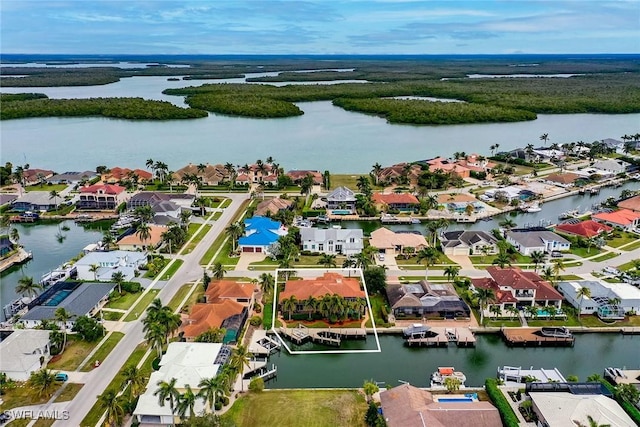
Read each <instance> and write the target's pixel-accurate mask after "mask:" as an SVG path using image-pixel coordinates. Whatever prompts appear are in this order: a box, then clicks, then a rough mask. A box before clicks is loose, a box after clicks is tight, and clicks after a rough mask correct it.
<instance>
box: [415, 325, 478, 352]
mask: <svg viewBox="0 0 640 427" xmlns="http://www.w3.org/2000/svg"><path fill="white" fill-rule="evenodd" d="M406 343H407V345H408V346H409V347H412V346H418V347H421V346H425V347H447V346H449V343H454V344H456V345H457V346H458V347H475V345H476V337H475V336H474V335H473V332H471V329H469V328H442V327H434V328H429V330H428V331H425V332H419V333H415V334H411V335H410V336H408V337H407V338H406Z"/></svg>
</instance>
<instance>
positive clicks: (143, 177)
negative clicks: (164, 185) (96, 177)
mask: <svg viewBox="0 0 640 427" xmlns="http://www.w3.org/2000/svg"><path fill="white" fill-rule="evenodd" d="M129 175H135V176H136V177H138V181H139V182H145V181H151V179H152V178H153V174H152V173H151V172H148V171H146V170H143V169H129V168H120V167H117V166H116V167H115V168H112V169H111V170H110V171H109V172H107V173H105V174H103V175H102V177H101V178H100V179H101V180H102V182H104V183H105V184H117V183H118V182H120V181H123V180H127V179H129Z"/></svg>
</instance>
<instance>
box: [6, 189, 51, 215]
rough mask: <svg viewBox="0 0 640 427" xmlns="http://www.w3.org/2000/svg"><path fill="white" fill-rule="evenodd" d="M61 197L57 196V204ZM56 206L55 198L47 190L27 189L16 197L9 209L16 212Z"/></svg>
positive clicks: (40, 209) (47, 208)
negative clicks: (27, 190)
mask: <svg viewBox="0 0 640 427" xmlns="http://www.w3.org/2000/svg"><path fill="white" fill-rule="evenodd" d="M62 201H63V199H62V198H61V197H58V204H60V203H62ZM55 208H56V204H55V200H54V198H52V197H51V196H50V195H49V192H48V191H29V192H28V193H24V195H22V196H20V197H18V198H17V199H16V200H14V201H13V203H12V204H11V209H13V210H14V211H18V212H26V211H48V210H52V209H55Z"/></svg>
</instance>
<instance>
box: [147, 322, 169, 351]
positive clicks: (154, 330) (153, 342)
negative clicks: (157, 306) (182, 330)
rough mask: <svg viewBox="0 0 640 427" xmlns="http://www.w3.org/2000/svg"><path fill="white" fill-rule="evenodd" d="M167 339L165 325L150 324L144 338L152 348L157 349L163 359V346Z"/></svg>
mask: <svg viewBox="0 0 640 427" xmlns="http://www.w3.org/2000/svg"><path fill="white" fill-rule="evenodd" d="M166 337H167V334H166V330H165V328H164V327H163V325H160V324H158V323H150V324H148V327H147V330H146V333H145V335H144V338H145V339H146V340H147V343H148V344H149V345H150V346H151V347H152V348H155V349H156V353H157V356H158V357H162V346H163V345H164V342H165V339H166Z"/></svg>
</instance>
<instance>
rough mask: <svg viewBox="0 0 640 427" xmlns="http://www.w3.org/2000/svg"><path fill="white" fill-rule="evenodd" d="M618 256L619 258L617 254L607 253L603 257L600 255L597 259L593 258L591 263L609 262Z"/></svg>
mask: <svg viewBox="0 0 640 427" xmlns="http://www.w3.org/2000/svg"><path fill="white" fill-rule="evenodd" d="M617 256H618V254H617V253H615V252H607V253H605V254H603V255H600V256H597V257H595V258H592V259H591V261H594V262H602V261H607V260H609V259H611V258H615V257H617Z"/></svg>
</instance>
